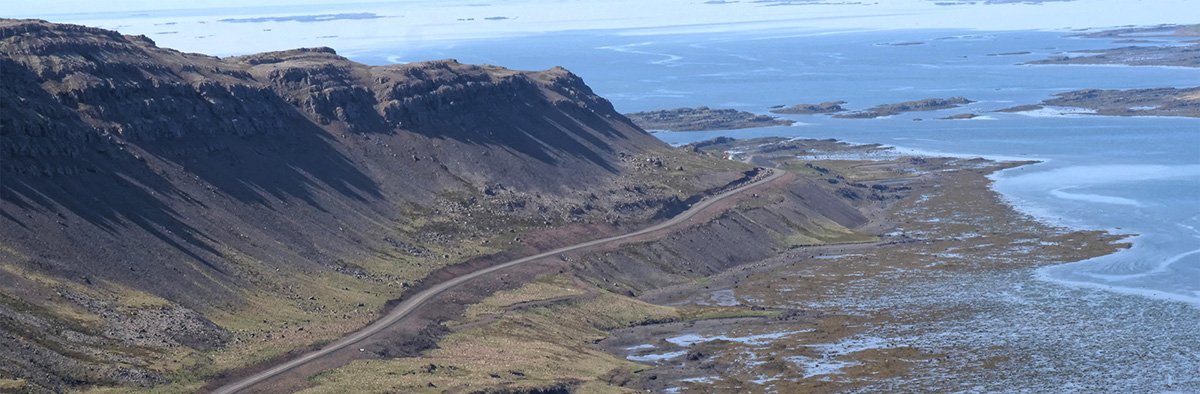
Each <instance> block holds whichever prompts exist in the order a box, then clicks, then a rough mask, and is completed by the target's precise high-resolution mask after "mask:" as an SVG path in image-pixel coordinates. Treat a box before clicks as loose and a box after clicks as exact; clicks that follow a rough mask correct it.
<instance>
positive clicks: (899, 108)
mask: <svg viewBox="0 0 1200 394" xmlns="http://www.w3.org/2000/svg"><path fill="white" fill-rule="evenodd" d="M970 103H973V101H971V100H967V98H966V97H950V98H945V99H940V98H928V99H924V100H916V101H905V102H902V103H896V104H882V105H877V106H874V107H871V108H867V109H865V110H862V111H857V112H852V113H848V114H841V115H834V116H833V117H835V118H841V119H873V118H879V117H884V116H892V115H898V114H902V113H905V112H914V111H934V110H939V109H948V108H957V107H960V106H963V105H966V104H970Z"/></svg>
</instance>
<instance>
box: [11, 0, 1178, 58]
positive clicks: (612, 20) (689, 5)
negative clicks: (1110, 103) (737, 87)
mask: <svg viewBox="0 0 1200 394" xmlns="http://www.w3.org/2000/svg"><path fill="white" fill-rule="evenodd" d="M993 1H994V0H993ZM937 2H941V3H945V2H962V0H938V1H937ZM0 3H3V7H0V10H2V11H0V13H2V15H3V16H5V17H34V18H42V19H47V20H50V21H52V22H64V23H79V24H84V25H89V26H96V27H103V28H108V29H116V30H118V31H121V32H122V33H126V34H145V35H147V36H149V37H150V38H152V39H154V40H155V41H156V42H158V43H159V44H160V45H161V46H167V47H173V48H177V49H180V50H185V51H194V52H203V53H209V54H215V55H230V54H243V53H252V52H260V51H265V50H277V49H283V48H293V47H300V46H318V45H327V46H332V47H334V48H337V49H338V50H339V51H351V52H352V51H354V50H360V49H368V48H373V47H378V46H380V45H394V46H404V45H408V46H411V45H433V44H436V43H438V42H444V41H446V40H464V39H479V38H489V37H503V36H514V35H526V34H536V33H543V32H555V31H569V30H585V29H586V30H592V29H610V30H611V29H615V30H620V31H621V32H620V34H657V33H705V32H728V31H746V30H768V29H772V30H788V29H791V30H796V29H810V30H837V29H841V30H846V29H906V28H954V29H962V28H966V29H979V30H1024V29H1067V28H1082V27H1111V26H1119V25H1151V24H1160V23H1200V20H1197V19H1200V17H1197V13H1196V12H1195V9H1196V8H1195V7H1196V6H1197V3H1198V1H1196V0H1078V1H1053V2H1045V3H1042V4H1028V3H1017V4H975V5H971V4H960V5H950V6H945V5H937V4H936V3H935V1H931V0H822V1H814V0H792V1H786V0H781V1H775V2H766V3H763V2H750V1H748V0H743V1H740V2H735V1H727V2H724V3H723V4H709V3H710V2H707V1H705V0H654V1H648V0H509V1H489V0H404V1H384V0H353V1H343V2H336V1H329V0H324V1H321V0H301V1H285V0H210V1H197V0H188V1H161V0H121V1H96V0H86V1H81V0H49V1H45V0H43V1H31V0H0ZM789 3H790V4H789ZM979 3H986V1H979ZM341 13H372V14H375V15H377V16H380V17H379V18H374V19H337V18H325V20H320V21H314V20H311V19H310V20H305V21H299V20H284V19H276V20H265V21H259V22H256V23H232V22H229V21H222V19H230V18H235V19H246V18H263V17H271V18H278V17H286V16H304V15H308V16H315V15H330V14H341Z"/></svg>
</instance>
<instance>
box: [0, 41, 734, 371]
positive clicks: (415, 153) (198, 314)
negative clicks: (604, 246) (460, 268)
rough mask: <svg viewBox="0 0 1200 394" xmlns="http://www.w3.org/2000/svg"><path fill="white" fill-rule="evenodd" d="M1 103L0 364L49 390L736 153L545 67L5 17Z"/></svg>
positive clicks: (244, 327) (210, 348)
mask: <svg viewBox="0 0 1200 394" xmlns="http://www.w3.org/2000/svg"><path fill="white" fill-rule="evenodd" d="M0 109H2V112H0V154H3V157H2V158H0V177H2V182H0V197H2V198H0V378H4V379H10V378H15V379H18V380H20V381H22V382H27V383H28V384H30V385H32V386H31V387H42V388H51V389H63V388H65V387H70V386H75V385H105V384H129V383H136V384H147V385H148V384H155V383H160V382H164V381H169V380H180V379H203V378H204V377H205V376H210V375H211V374H212V373H215V372H216V371H218V370H220V369H221V368H227V367H233V366H239V365H241V364H244V363H245V362H249V361H253V360H240V361H239V360H237V359H238V357H239V356H238V355H239V354H247V353H248V354H253V355H255V357H269V356H270V355H271V354H278V353H279V352H281V351H283V350H286V349H288V348H291V347H297V346H303V345H306V344H307V343H309V342H313V341H318V340H321V339H326V338H329V337H332V336H336V334H337V333H339V332H344V331H346V330H349V329H352V328H353V327H354V325H355V324H361V323H362V322H363V321H365V320H363V319H368V320H369V318H370V316H372V314H371V312H372V310H371V308H376V309H379V308H382V306H383V302H384V301H387V300H388V299H391V298H395V297H397V296H399V295H400V294H402V293H403V291H404V288H406V287H407V286H409V285H410V284H411V282H414V281H419V280H420V278H421V277H422V275H424V274H425V273H428V272H431V271H432V270H434V269H437V268H439V267H444V266H447V265H450V264H455V263H457V262H461V261H463V260H465V259H468V258H470V257H472V256H475V255H480V254H484V253H491V252H496V251H501V250H505V249H506V248H508V247H510V246H506V245H519V244H520V239H519V237H520V234H521V233H522V232H525V231H531V229H535V228H544V227H545V226H547V225H551V226H553V225H561V224H566V223H583V224H586V223H639V222H644V221H646V220H650V219H652V218H655V217H657V216H660V214H661V213H662V212H665V211H669V210H674V209H678V208H679V207H678V206H672V204H675V205H678V204H679V202H680V201H682V200H683V199H686V197H687V196H688V195H690V194H693V193H696V192H698V191H701V190H704V189H706V188H712V187H718V186H720V185H723V184H725V183H728V182H731V181H734V180H736V179H738V178H739V177H741V176H742V171H744V170H745V168H740V167H737V168H735V167H729V166H732V165H733V164H729V163H725V162H717V161H715V160H707V159H701V158H698V156H696V155H693V154H690V153H684V152H679V151H676V150H673V149H670V148H669V147H667V146H666V145H665V144H663V143H661V142H660V141H658V140H657V139H655V138H654V137H652V136H650V135H649V134H647V133H645V132H644V131H642V130H641V129H639V128H637V127H636V126H634V125H633V124H632V123H631V122H629V121H628V120H627V119H626V118H625V117H623V116H621V115H620V114H618V113H616V112H615V111H614V110H613V108H612V106H611V105H610V104H609V103H608V102H607V101H606V100H604V99H603V98H600V97H598V96H596V95H595V94H594V93H593V92H592V91H591V90H590V89H589V88H588V87H587V86H586V85H585V84H584V83H583V81H582V80H581V79H580V78H579V77H578V76H576V75H574V74H572V73H570V72H568V71H566V70H564V69H561V68H555V69H551V70H546V71H539V72H528V71H514V70H508V69H505V68H501V67H495V66H471V65H464V64H459V63H458V62H455V61H453V60H444V61H434V62H425V63H415V64H408V65H394V66H385V67H372V66H367V65H363V64H358V63H354V62H352V61H349V60H347V59H346V58H343V57H340V56H338V55H337V54H336V53H335V52H334V51H333V50H331V49H329V48H311V49H297V50H290V51H282V52H272V53H264V54H258V55H250V56H241V57H233V58H226V59H218V58H215V57H211V56H205V55H199V54H190V53H181V52H178V51H174V50H170V49H165V48H158V47H156V46H155V45H154V43H153V42H152V41H151V40H149V39H147V38H145V37H133V36H124V35H121V34H119V33H116V32H112V31H107V30H102V29H95V28H89V27H82V26H73V25H58V24H51V23H46V22H43V21H29V20H0ZM664 163H665V164H664ZM709 163H717V164H709ZM685 166H686V167H687V169H686V170H685V169H684V167H685ZM704 166H711V167H704ZM701 167H703V168H701ZM501 242H505V244H504V245H498V244H499V243H501ZM355 304H357V307H355V306H354V305H355ZM347 305H349V306H347ZM363 308H366V309H365V310H364V309H363ZM355 316H361V317H355ZM355 319H359V320H355ZM343 321H348V322H349V323H343ZM280 325H282V326H285V327H291V328H290V330H292V331H288V332H289V335H290V338H291V339H286V340H285V339H282V338H284V335H282V334H281V332H282V331H279V330H280V329H279V327H280ZM297 326H299V327H300V328H302V329H303V328H307V331H305V330H295V328H296V327H297ZM321 330H324V331H321ZM314 331H316V332H317V333H316V334H312V333H313V332H314ZM322 333H323V334H322ZM309 335H311V336H309ZM297 338H299V339H297ZM305 341H307V342H305ZM214 349H215V350H214ZM223 349H234V350H223ZM239 349H240V350H239ZM280 349H282V350H280ZM238 352H242V353H238ZM272 352H274V353H272ZM263 354H265V356H263ZM230 360H233V361H230ZM239 363H241V364H239Z"/></svg>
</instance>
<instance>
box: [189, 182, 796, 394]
mask: <svg viewBox="0 0 1200 394" xmlns="http://www.w3.org/2000/svg"><path fill="white" fill-rule="evenodd" d="M768 171H772V170H768ZM786 173H787V172H786V171H780V170H773V171H772V173H771V174H769V175H767V176H766V177H764V178H763V179H760V180H758V181H757V182H750V183H747V184H745V185H742V186H739V187H737V188H735V189H733V190H729V191H726V192H724V193H721V194H718V195H717V196H715V197H712V198H708V199H706V200H703V201H701V202H699V203H697V204H695V205H693V206H692V207H691V208H688V210H686V211H683V212H682V213H680V214H679V215H676V216H675V217H673V218H671V219H669V220H667V221H665V222H662V223H659V224H656V225H653V226H650V227H647V228H644V229H641V230H638V231H635V232H632V233H628V234H623V235H617V236H613V237H608V238H604V239H597V240H594V241H588V242H584V243H580V244H575V245H571V246H566V247H562V248H558V249H554V250H551V251H549V252H545V253H541V254H536V255H533V256H529V257H524V258H520V259H517V260H513V261H509V262H506V263H503V264H497V265H493V266H491V267H488V268H484V269H481V270H479V271H475V272H472V273H469V274H466V275H462V276H459V277H456V278H454V279H451V280H448V281H445V282H442V283H440V284H438V285H436V286H433V287H431V288H428V289H426V290H425V291H422V292H420V293H417V294H416V295H414V296H412V297H411V298H409V299H407V300H404V301H402V302H401V303H400V305H397V306H396V308H395V309H392V311H391V312H388V314H387V315H385V316H384V317H383V318H381V319H379V320H376V321H375V322H374V323H371V325H368V326H366V327H364V328H362V329H360V330H358V331H355V332H354V333H352V334H350V335H347V336H345V337H342V339H339V340H337V341H335V342H333V343H330V344H329V345H326V346H325V347H323V348H321V349H320V350H315V351H313V352H311V353H308V354H305V355H303V356H300V357H297V358H295V359H292V360H289V361H288V362H285V363H283V364H279V365H277V366H275V367H272V368H270V369H267V370H265V371H262V372H259V373H257V374H254V375H251V376H249V377H247V378H244V379H242V380H240V381H237V382H234V383H230V384H228V385H225V386H222V387H220V388H218V389H216V390H214V391H213V392H212V393H213V394H234V393H237V392H240V391H242V390H245V389H247V388H250V387H251V386H254V385H256V384H258V383H261V382H262V381H264V380H267V379H270V378H272V377H274V376H275V375H279V374H281V373H284V372H287V371H288V370H290V369H292V368H296V367H298V366H301V365H304V364H305V363H308V362H309V361H312V360H314V359H317V358H319V357H322V356H325V355H327V354H329V353H333V352H336V351H338V350H342V349H345V348H347V347H349V346H351V345H354V344H355V343H357V342H359V341H362V340H363V339H366V338H367V337H370V336H371V335H375V334H376V333H378V332H380V331H383V329H385V328H387V327H388V326H391V325H392V324H395V323H396V322H398V321H400V319H403V318H404V317H405V316H408V314H409V313H412V312H413V311H415V310H417V308H419V307H420V306H421V305H422V304H424V303H425V302H426V301H429V300H430V299H431V298H433V297H436V296H437V295H438V294H441V293H442V292H445V291H446V290H449V289H451V288H454V287H455V286H458V285H460V284H463V282H466V281H469V280H472V279H476V278H479V277H481V276H484V275H487V274H490V273H493V272H496V271H499V270H502V269H505V268H508V267H512V266H514V265H518V264H524V263H528V262H530V261H534V260H538V259H542V258H546V257H550V256H553V255H556V254H559V253H564V252H570V251H573V250H576V249H582V248H586V247H590V246H596V245H600V244H604V243H609V242H613V241H619V240H622V239H626V238H631V237H636V236H639V235H642V234H646V233H650V232H654V231H658V230H662V229H664V228H667V227H672V226H675V225H678V224H680V223H683V222H684V221H686V220H688V219H691V218H692V217H693V216H695V215H696V214H697V213H699V212H700V211H703V210H704V208H707V207H708V206H710V205H712V204H715V203H717V202H718V201H721V200H724V199H726V198H728V197H730V196H733V195H735V194H738V193H740V192H742V191H744V190H746V189H748V188H750V187H753V186H756V185H761V184H764V183H769V182H773V181H775V180H777V179H779V178H780V177H782V176H783V175H784V174H786Z"/></svg>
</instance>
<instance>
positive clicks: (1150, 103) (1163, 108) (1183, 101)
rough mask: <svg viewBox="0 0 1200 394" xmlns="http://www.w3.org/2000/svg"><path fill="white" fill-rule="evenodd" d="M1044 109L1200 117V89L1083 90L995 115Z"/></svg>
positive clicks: (1108, 113) (1126, 114)
mask: <svg viewBox="0 0 1200 394" xmlns="http://www.w3.org/2000/svg"><path fill="white" fill-rule="evenodd" d="M1046 107H1069V108H1079V109H1083V110H1086V111H1088V112H1076V113H1083V114H1089V115H1105V116H1183V117H1191V118H1198V117H1200V87H1195V88H1183V89H1177V88H1151V89H1129V90H1097V89H1086V90H1076V91H1070V92H1064V93H1059V94H1056V95H1054V98H1052V99H1048V100H1044V101H1042V103H1041V104H1036V105H1019V106H1016V107H1011V108H1005V109H1001V110H997V111H995V112H1012V113H1020V112H1029V111H1037V110H1042V109H1044V108H1046Z"/></svg>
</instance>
